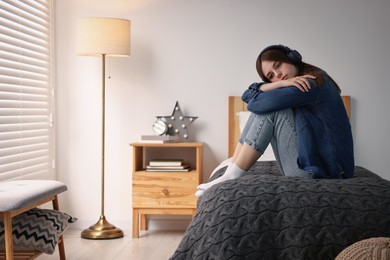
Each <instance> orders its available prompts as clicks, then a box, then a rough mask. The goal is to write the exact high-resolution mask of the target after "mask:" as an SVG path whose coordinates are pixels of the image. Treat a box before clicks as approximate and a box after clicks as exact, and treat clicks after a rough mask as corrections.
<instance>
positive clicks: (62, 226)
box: [0, 208, 77, 254]
mask: <svg viewBox="0 0 390 260" xmlns="http://www.w3.org/2000/svg"><path fill="white" fill-rule="evenodd" d="M76 220H77V219H76V218H74V217H72V216H70V215H68V214H66V213H63V212H60V211H57V210H51V209H39V208H34V209H31V210H29V211H26V212H24V213H22V214H20V215H17V216H15V217H14V218H12V237H13V247H14V250H36V251H40V252H43V253H45V254H53V253H54V251H55V247H56V245H57V243H58V239H59V237H60V235H61V234H62V233H63V232H64V231H65V230H66V228H67V227H68V226H69V225H70V224H72V223H74V222H76ZM4 247H5V245H4V223H3V221H1V220H0V250H4Z"/></svg>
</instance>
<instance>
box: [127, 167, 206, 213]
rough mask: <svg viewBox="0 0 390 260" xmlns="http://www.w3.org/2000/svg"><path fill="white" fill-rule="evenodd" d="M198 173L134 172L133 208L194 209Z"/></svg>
mask: <svg viewBox="0 0 390 260" xmlns="http://www.w3.org/2000/svg"><path fill="white" fill-rule="evenodd" d="M198 183H199V180H198V173H197V172H195V171H190V172H183V173H182V172H179V173H178V172H135V173H134V174H133V207H139V208H159V207H163V208H195V207H196V201H197V198H196V197H195V195H194V194H195V192H196V186H197V185H198Z"/></svg>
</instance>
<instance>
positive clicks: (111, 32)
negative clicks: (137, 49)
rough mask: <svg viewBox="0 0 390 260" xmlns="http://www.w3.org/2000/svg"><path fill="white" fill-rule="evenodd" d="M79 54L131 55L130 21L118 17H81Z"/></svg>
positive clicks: (78, 38)
mask: <svg viewBox="0 0 390 260" xmlns="http://www.w3.org/2000/svg"><path fill="white" fill-rule="evenodd" d="M77 30H78V31H77V36H78V37H77V54H78V55H83V56H101V55H103V54H105V55H107V56H114V57H115V56H117V57H126V56H129V55H130V21H129V20H125V19H117V18H81V19H79V20H78V27H77Z"/></svg>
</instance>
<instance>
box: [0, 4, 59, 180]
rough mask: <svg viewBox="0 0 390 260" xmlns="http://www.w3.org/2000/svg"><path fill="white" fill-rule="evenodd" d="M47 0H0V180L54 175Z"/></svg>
mask: <svg viewBox="0 0 390 260" xmlns="http://www.w3.org/2000/svg"><path fill="white" fill-rule="evenodd" d="M51 12H52V0H1V1H0V181H1V180H6V179H15V178H18V179H32V178H53V176H54V163H53V162H54V145H53V144H54V138H53V137H54V136H53V133H54V129H53V123H52V118H53V117H52V113H53V93H54V89H53V73H52V71H53V58H52V57H53V55H52V52H53V47H52V46H53V45H52V35H53V32H52V22H51V18H52V14H51Z"/></svg>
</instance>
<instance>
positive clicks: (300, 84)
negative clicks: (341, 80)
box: [279, 75, 316, 92]
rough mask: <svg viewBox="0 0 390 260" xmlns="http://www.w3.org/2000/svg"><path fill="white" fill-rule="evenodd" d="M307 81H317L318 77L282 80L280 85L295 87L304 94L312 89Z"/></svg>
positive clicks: (298, 77) (307, 76) (306, 76)
mask: <svg viewBox="0 0 390 260" xmlns="http://www.w3.org/2000/svg"><path fill="white" fill-rule="evenodd" d="M307 79H316V77H314V76H312V75H303V76H297V77H294V78H291V79H286V80H281V81H279V83H280V84H281V86H282V87H289V86H294V87H296V88H298V89H299V90H300V91H302V92H308V91H309V89H310V83H309V81H308V80H307Z"/></svg>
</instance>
